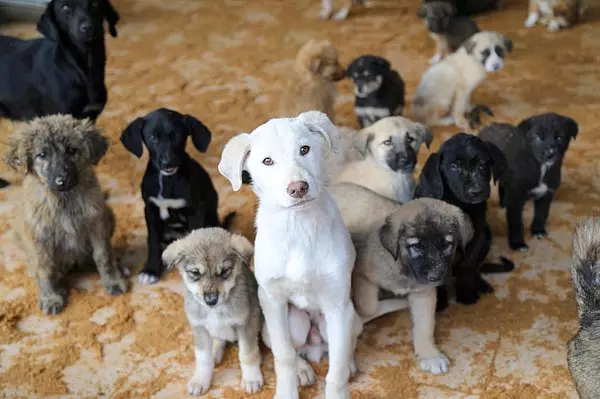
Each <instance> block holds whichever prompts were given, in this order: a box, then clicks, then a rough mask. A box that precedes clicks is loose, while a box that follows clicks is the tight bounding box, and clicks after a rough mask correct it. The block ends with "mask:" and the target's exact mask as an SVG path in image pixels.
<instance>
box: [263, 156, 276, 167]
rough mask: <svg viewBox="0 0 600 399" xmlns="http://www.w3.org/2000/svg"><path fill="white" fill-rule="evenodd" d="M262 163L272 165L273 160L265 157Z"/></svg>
mask: <svg viewBox="0 0 600 399" xmlns="http://www.w3.org/2000/svg"><path fill="white" fill-rule="evenodd" d="M262 163H263V165H266V166H272V165H273V164H274V163H275V162H273V160H272V159H271V158H269V157H266V158H265V159H263V160H262Z"/></svg>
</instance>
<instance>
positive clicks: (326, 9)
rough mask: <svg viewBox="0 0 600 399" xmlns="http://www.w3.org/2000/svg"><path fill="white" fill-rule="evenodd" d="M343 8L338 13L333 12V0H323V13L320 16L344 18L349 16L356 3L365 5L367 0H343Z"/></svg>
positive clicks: (336, 18)
mask: <svg viewBox="0 0 600 399" xmlns="http://www.w3.org/2000/svg"><path fill="white" fill-rule="evenodd" d="M340 3H342V8H340V9H339V10H338V11H337V12H336V13H334V12H333V0H321V13H320V14H319V17H321V19H329V18H332V19H335V20H338V21H339V20H343V19H346V18H347V17H348V14H349V13H350V9H351V8H352V6H354V5H359V6H364V5H365V3H366V1H365V0H342V1H340Z"/></svg>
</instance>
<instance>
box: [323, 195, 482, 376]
mask: <svg viewBox="0 0 600 399" xmlns="http://www.w3.org/2000/svg"><path fill="white" fill-rule="evenodd" d="M329 191H330V193H331V195H332V196H333V198H334V199H335V201H336V202H337V204H338V206H339V209H340V212H341V214H342V218H343V219H344V223H345V224H346V226H347V227H348V230H349V231H350V234H351V236H352V241H353V242H354V244H355V246H356V253H357V255H356V264H355V267H354V270H353V274H352V299H353V302H354V305H355V306H356V310H357V312H358V314H359V316H360V317H362V318H363V319H365V318H368V317H369V316H371V315H373V314H375V313H376V312H377V311H378V308H379V307H380V306H381V304H382V302H383V301H381V300H380V299H379V298H380V291H381V290H385V291H388V292H391V293H393V294H394V295H406V296H407V297H408V303H407V307H410V311H411V315H412V319H413V344H414V349H415V353H416V355H417V359H418V360H419V362H420V366H421V369H423V370H427V371H431V372H433V373H439V372H445V371H447V366H448V359H447V358H446V357H445V356H444V355H443V354H442V353H441V352H440V351H439V350H438V349H437V346H436V345H435V341H434V330H435V306H436V298H437V296H436V288H435V287H436V284H423V283H420V282H419V281H417V280H416V279H415V277H414V275H413V274H414V272H413V271H411V270H413V269H412V268H411V267H410V266H409V263H410V261H409V259H408V255H407V242H408V243H409V242H410V240H417V242H418V241H422V242H427V241H428V240H430V239H431V237H432V236H440V237H451V239H449V238H446V240H448V245H451V248H449V249H448V251H450V252H448V253H446V254H445V256H446V258H447V259H446V260H447V261H448V262H451V261H452V259H453V258H454V253H455V251H456V250H457V249H460V250H463V249H464V247H465V246H466V245H467V243H468V242H469V241H470V240H471V238H472V235H473V227H472V225H471V222H470V220H469V218H468V217H467V216H466V215H465V214H464V213H463V212H462V211H461V210H460V209H459V208H457V207H455V206H453V205H450V204H448V203H446V202H443V201H440V200H434V199H431V198H420V199H416V200H413V201H410V202H408V203H406V204H400V203H398V202H396V201H392V200H389V199H387V198H384V197H382V196H380V195H378V194H376V193H374V192H372V191H370V190H368V189H366V188H363V187H360V186H357V185H354V184H349V183H343V184H339V185H334V186H332V187H330V188H329ZM438 251H441V249H440V248H436V249H435V252H438ZM432 255H434V254H432V253H431V251H430V252H429V253H427V254H426V255H425V256H427V257H428V258H427V259H428V260H427V262H425V263H424V266H425V269H424V270H423V271H427V268H430V267H431V268H433V267H438V266H437V263H438V262H439V259H440V258H436V257H435V256H433V257H432ZM429 257H431V259H429ZM450 265H451V263H447V264H446V266H447V267H449V266H450ZM444 366H445V369H444Z"/></svg>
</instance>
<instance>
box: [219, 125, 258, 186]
mask: <svg viewBox="0 0 600 399" xmlns="http://www.w3.org/2000/svg"><path fill="white" fill-rule="evenodd" d="M249 153H250V135H249V134H248V133H241V134H238V135H237V136H235V137H233V138H232V139H231V140H229V141H228V142H227V144H225V148H223V152H222V153H221V161H220V162H219V166H218V170H219V173H221V174H222V175H223V176H224V177H225V178H226V179H227V180H229V182H230V183H231V187H233V190H234V191H238V190H239V189H240V187H241V186H242V170H243V169H244V164H245V163H246V158H247V157H248V154H249Z"/></svg>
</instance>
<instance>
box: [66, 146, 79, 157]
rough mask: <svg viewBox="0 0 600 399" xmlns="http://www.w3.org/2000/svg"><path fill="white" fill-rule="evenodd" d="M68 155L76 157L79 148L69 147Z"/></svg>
mask: <svg viewBox="0 0 600 399" xmlns="http://www.w3.org/2000/svg"><path fill="white" fill-rule="evenodd" d="M66 152H67V155H75V154H76V153H77V148H73V147H67V150H66Z"/></svg>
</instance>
